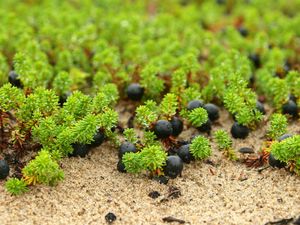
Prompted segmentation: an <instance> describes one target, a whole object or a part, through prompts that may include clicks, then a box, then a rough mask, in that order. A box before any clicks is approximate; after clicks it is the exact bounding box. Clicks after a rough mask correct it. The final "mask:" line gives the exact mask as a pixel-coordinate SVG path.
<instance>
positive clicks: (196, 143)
mask: <svg viewBox="0 0 300 225" xmlns="http://www.w3.org/2000/svg"><path fill="white" fill-rule="evenodd" d="M190 152H191V153H192V155H193V156H194V157H195V159H200V160H201V159H206V158H208V157H209V156H210V155H211V152H212V150H211V146H210V143H209V140H208V139H207V138H205V137H203V136H197V137H195V138H194V139H193V140H192V143H191V145H190Z"/></svg>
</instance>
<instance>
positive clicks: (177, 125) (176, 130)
mask: <svg viewBox="0 0 300 225" xmlns="http://www.w3.org/2000/svg"><path fill="white" fill-rule="evenodd" d="M170 123H171V125H172V128H173V133H172V135H173V136H178V135H179V134H180V133H181V132H182V130H183V122H182V121H181V120H180V119H179V118H178V117H173V118H172V120H171V121H170Z"/></svg>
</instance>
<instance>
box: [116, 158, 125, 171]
mask: <svg viewBox="0 0 300 225" xmlns="http://www.w3.org/2000/svg"><path fill="white" fill-rule="evenodd" d="M117 169H118V171H119V172H121V173H126V169H125V165H124V163H123V161H122V159H120V160H119V162H118V164H117Z"/></svg>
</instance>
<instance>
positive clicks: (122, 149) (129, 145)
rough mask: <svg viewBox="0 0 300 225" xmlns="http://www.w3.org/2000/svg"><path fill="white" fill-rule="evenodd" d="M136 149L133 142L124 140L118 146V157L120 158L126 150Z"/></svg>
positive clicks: (133, 150) (132, 150) (134, 150)
mask: <svg viewBox="0 0 300 225" xmlns="http://www.w3.org/2000/svg"><path fill="white" fill-rule="evenodd" d="M136 151H137V150H136V147H135V145H134V144H133V143H131V142H128V141H125V142H123V143H122V144H121V146H120V148H119V159H122V157H123V155H124V154H125V153H127V152H133V153H135V152H136Z"/></svg>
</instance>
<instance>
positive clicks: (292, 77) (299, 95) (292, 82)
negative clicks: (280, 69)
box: [285, 70, 300, 105]
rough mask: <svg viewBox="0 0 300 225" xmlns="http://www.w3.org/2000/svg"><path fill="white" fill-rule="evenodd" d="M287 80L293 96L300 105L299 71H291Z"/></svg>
mask: <svg viewBox="0 0 300 225" xmlns="http://www.w3.org/2000/svg"><path fill="white" fill-rule="evenodd" d="M285 80H286V82H287V84H288V86H289V90H290V92H291V94H293V95H294V96H295V97H296V99H297V104H298V105H299V103H300V73H299V72H298V71H295V70H292V71H289V73H288V74H287V76H286V77H285Z"/></svg>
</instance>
